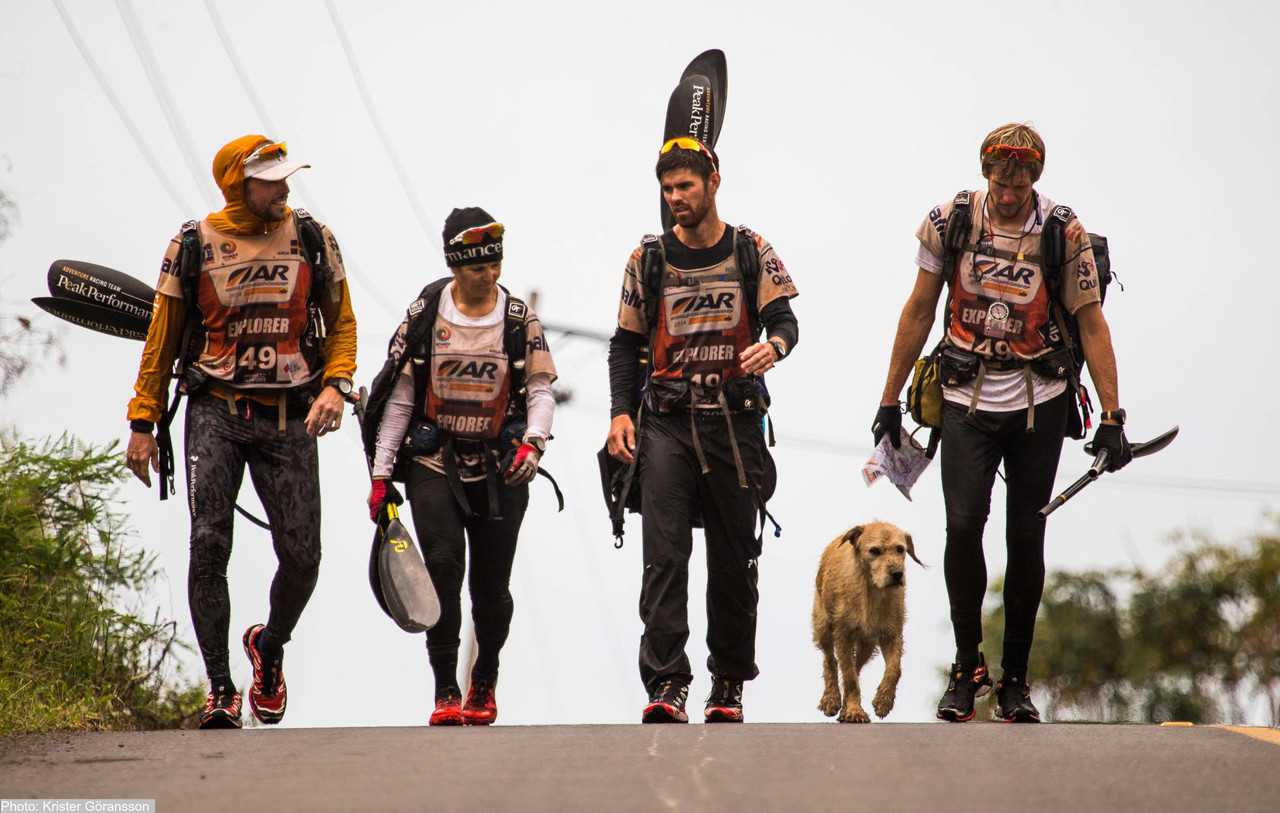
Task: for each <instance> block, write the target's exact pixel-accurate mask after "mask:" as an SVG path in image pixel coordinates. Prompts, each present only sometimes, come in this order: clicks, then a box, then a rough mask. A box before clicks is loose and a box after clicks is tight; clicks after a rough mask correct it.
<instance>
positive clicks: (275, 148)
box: [244, 141, 289, 164]
mask: <svg viewBox="0 0 1280 813" xmlns="http://www.w3.org/2000/svg"><path fill="white" fill-rule="evenodd" d="M288 154H289V148H288V147H287V146H285V143H284V142H283V141H281V142H280V143H279V144H263V145H262V146H261V147H259V148H258V149H256V150H254V151H253V152H251V153H249V156H248V157H247V158H245V159H244V163H246V164H247V163H249V162H250V161H283V160H284V158H285V156H286V155H288Z"/></svg>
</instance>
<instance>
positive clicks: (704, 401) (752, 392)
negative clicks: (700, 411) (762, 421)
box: [644, 376, 768, 415]
mask: <svg viewBox="0 0 1280 813" xmlns="http://www.w3.org/2000/svg"><path fill="white" fill-rule="evenodd" d="M721 395H723V396H724V401H725V405H727V406H728V408H729V411H730V412H749V413H752V414H756V415H763V414H764V413H765V412H767V411H768V399H767V398H766V397H765V395H764V392H763V389H762V388H761V386H760V382H759V380H758V379H757V378H756V377H755V376H742V377H739V378H731V379H729V380H728V381H726V382H724V384H722V385H721V386H720V388H719V390H716V389H705V388H701V387H694V386H691V385H690V384H689V382H688V381H684V380H677V381H672V380H668V379H664V378H651V379H650V380H649V384H648V386H647V387H646V389H645V396H644V398H645V408H646V409H648V410H649V411H651V412H653V413H654V414H656V415H668V414H670V413H672V412H677V411H680V412H683V411H687V410H689V409H690V408H692V407H694V406H704V407H719V406H720V405H721V404H720V396H721Z"/></svg>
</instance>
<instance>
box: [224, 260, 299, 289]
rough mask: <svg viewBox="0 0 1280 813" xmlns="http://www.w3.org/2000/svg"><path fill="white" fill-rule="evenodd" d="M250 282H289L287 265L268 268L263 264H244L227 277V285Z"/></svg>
mask: <svg viewBox="0 0 1280 813" xmlns="http://www.w3.org/2000/svg"><path fill="white" fill-rule="evenodd" d="M251 282H279V283H284V284H287V283H288V282H289V266H287V265H273V266H271V267H270V268H268V267H267V266H265V265H258V266H253V265H246V266H245V267H244V268H237V269H236V270H234V271H232V272H231V274H230V276H228V277H227V285H228V286H232V285H244V284H247V283H251Z"/></svg>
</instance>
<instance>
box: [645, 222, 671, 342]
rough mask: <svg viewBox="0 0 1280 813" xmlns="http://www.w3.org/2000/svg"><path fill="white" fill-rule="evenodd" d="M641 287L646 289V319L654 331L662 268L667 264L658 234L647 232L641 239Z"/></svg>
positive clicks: (660, 296) (659, 298)
mask: <svg viewBox="0 0 1280 813" xmlns="http://www.w3.org/2000/svg"><path fill="white" fill-rule="evenodd" d="M640 248H641V259H640V287H641V289H642V290H643V291H644V319H645V322H646V323H647V324H648V325H649V332H650V333H653V327H654V325H656V324H658V303H659V301H660V300H661V298H662V290H661V287H662V269H663V267H664V266H665V265H666V263H667V260H666V252H665V251H664V250H663V248H662V238H661V237H659V236H658V235H656V234H646V235H645V236H644V238H643V239H641V241H640Z"/></svg>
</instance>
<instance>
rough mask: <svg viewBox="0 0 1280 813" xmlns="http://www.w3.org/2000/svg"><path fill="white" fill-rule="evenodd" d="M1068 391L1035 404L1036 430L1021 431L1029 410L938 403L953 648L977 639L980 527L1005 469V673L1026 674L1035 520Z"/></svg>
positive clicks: (1040, 525) (1038, 561) (1058, 448)
mask: <svg viewBox="0 0 1280 813" xmlns="http://www.w3.org/2000/svg"><path fill="white" fill-rule="evenodd" d="M1067 398H1068V393H1063V394H1062V395H1059V396H1057V397H1055V398H1052V399H1050V400H1049V401H1046V402H1044V403H1042V404H1037V405H1036V408H1035V431H1034V432H1027V431H1026V427H1027V411H1026V410H1025V409H1022V410H1018V411H1016V412H983V411H978V412H976V413H975V414H974V415H973V417H968V416H967V415H966V414H965V413H966V409H965V407H963V406H960V405H958V404H955V403H952V402H950V401H947V402H944V404H943V416H942V492H943V497H944V499H945V502H946V509H947V547H946V553H945V554H944V556H943V560H944V561H943V565H944V570H945V573H946V582H947V595H948V597H949V598H950V600H951V625H952V627H953V628H954V631H955V639H956V649H957V650H958V651H959V652H960V653H973V652H976V651H977V649H978V647H979V645H980V644H981V643H982V599H983V596H984V595H985V593H986V590H987V565H986V559H985V557H984V556H983V550H982V532H983V528H984V527H985V526H986V523H987V516H988V515H989V514H990V512H991V490H992V487H993V485H994V482H995V476H996V469H997V468H998V467H999V466H1000V463H1001V462H1002V461H1003V463H1004V470H1005V491H1006V502H1005V527H1006V533H1005V550H1006V555H1007V563H1006V566H1005V582H1004V608H1005V630H1004V657H1003V660H1002V664H1001V665H1002V667H1003V669H1004V671H1005V672H1007V673H1010V674H1023V675H1025V674H1026V671H1027V659H1028V657H1029V656H1030V654H1031V641H1032V638H1033V636H1034V633H1035V624H1036V612H1037V611H1038V610H1039V608H1040V596H1041V594H1042V593H1043V592H1044V531H1045V523H1044V521H1043V520H1041V519H1038V518H1037V517H1036V511H1038V510H1039V509H1040V508H1041V507H1042V506H1044V504H1045V503H1047V502H1048V501H1049V499H1050V497H1051V495H1052V492H1053V480H1054V476H1055V475H1056V474H1057V471H1058V458H1059V456H1060V454H1061V452H1062V439H1063V435H1064V433H1065V430H1066V415H1067V411H1066V408H1067Z"/></svg>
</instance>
